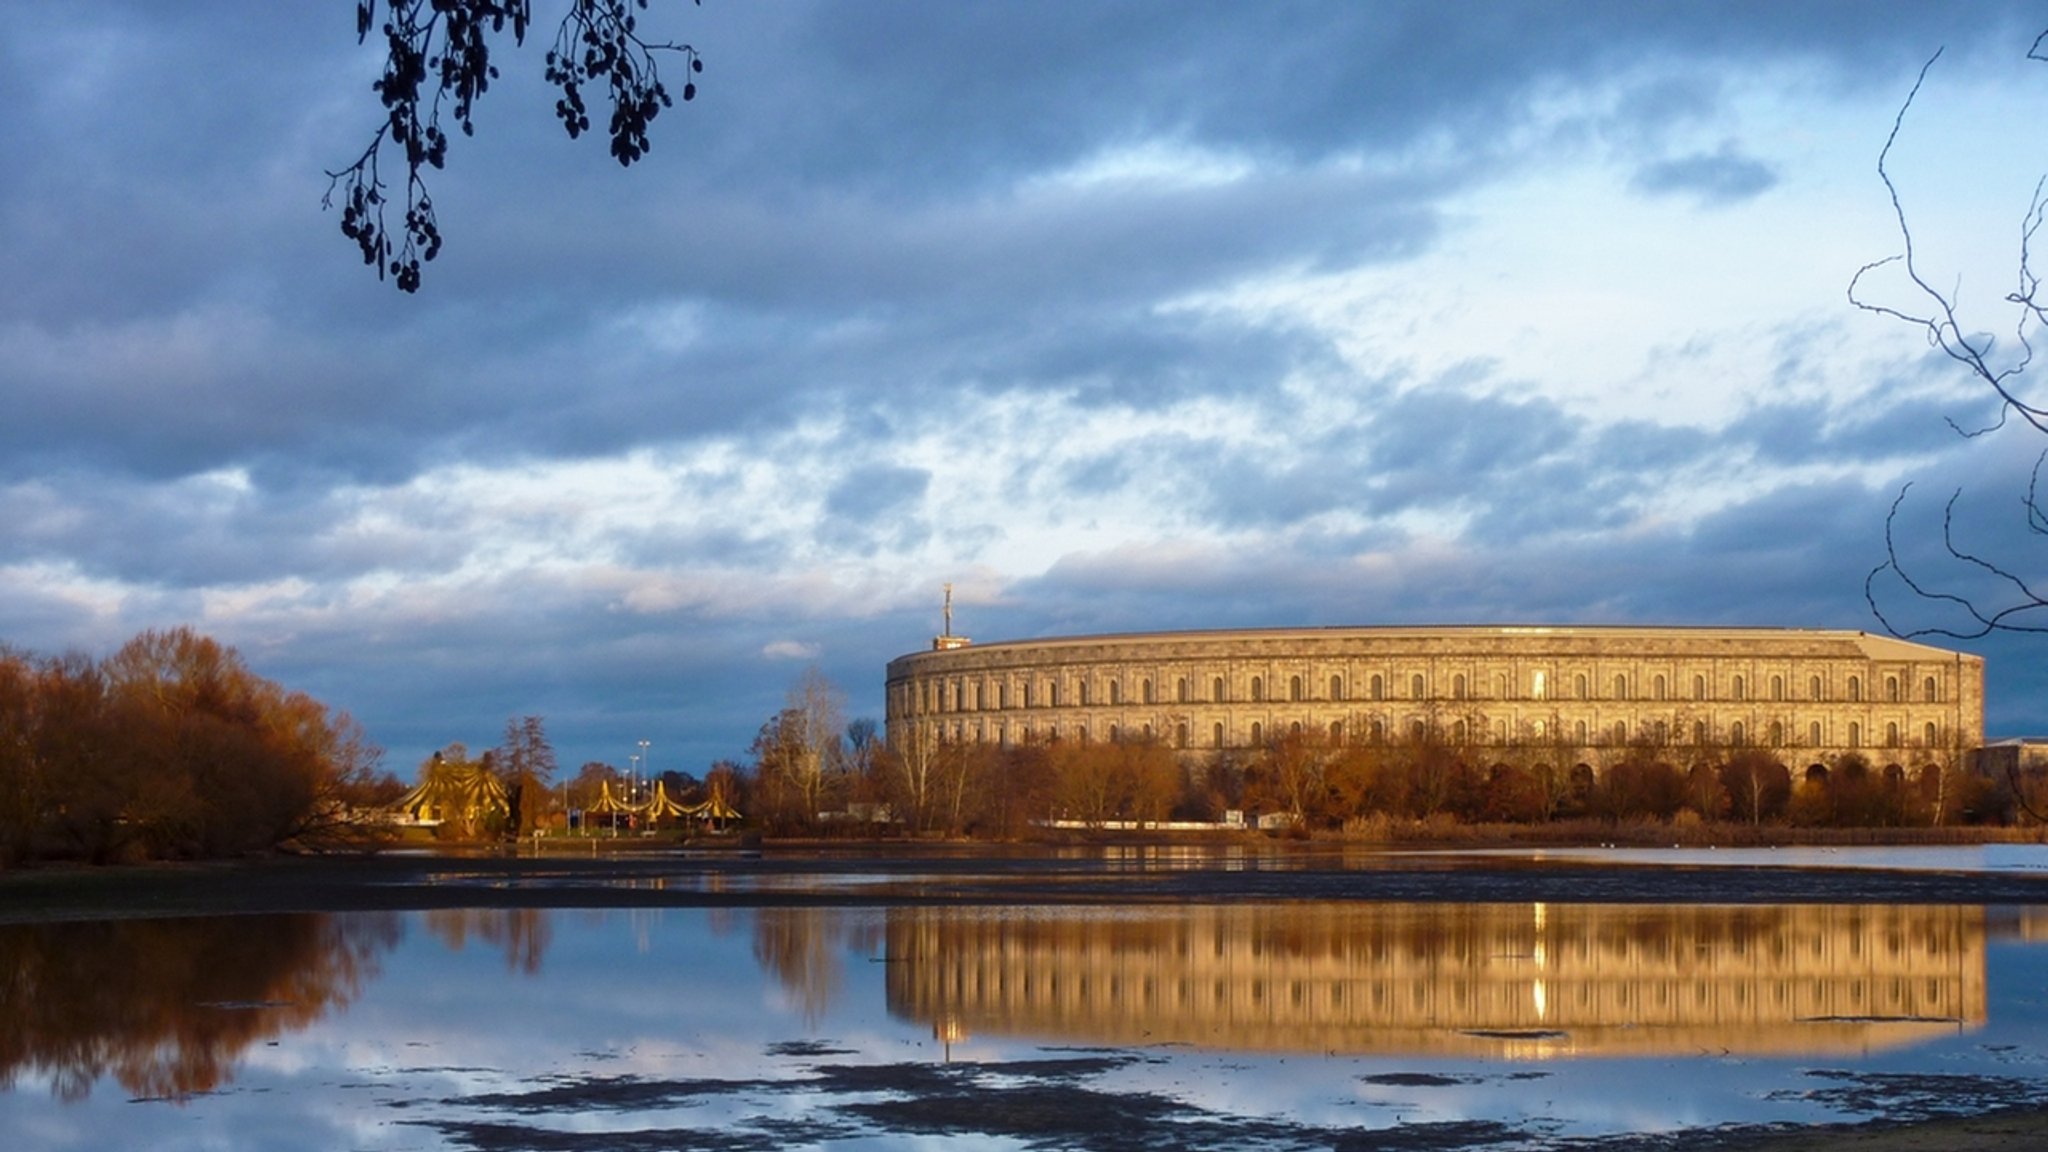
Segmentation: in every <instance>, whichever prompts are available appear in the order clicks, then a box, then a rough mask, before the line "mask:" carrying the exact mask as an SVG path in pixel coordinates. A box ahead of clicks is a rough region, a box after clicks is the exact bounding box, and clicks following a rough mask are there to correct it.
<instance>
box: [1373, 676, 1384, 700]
mask: <svg viewBox="0 0 2048 1152" xmlns="http://www.w3.org/2000/svg"><path fill="white" fill-rule="evenodd" d="M1372 698H1373V699H1375V700H1385V699H1386V698H1387V682H1386V681H1385V680H1382V679H1381V678H1380V674H1379V673H1377V672H1375V673H1373V674H1372Z"/></svg>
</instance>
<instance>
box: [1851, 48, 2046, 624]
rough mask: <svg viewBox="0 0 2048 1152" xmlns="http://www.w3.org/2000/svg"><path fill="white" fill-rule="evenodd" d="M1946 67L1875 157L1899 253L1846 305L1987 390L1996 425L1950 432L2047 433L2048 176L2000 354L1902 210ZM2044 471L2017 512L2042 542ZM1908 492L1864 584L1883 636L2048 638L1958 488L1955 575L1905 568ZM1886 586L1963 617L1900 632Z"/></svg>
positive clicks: (1910, 98) (2039, 612)
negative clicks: (1917, 120)
mask: <svg viewBox="0 0 2048 1152" xmlns="http://www.w3.org/2000/svg"><path fill="white" fill-rule="evenodd" d="M2044 42H2048V32H2044V33H2042V34H2041V35H2040V36H2038V37H2036V38H2035V40H2034V43H2033V46H2032V47H2030V48H2029V49H2028V51H2027V58H2028V59H2029V60H2038V61H2042V62H2044V63H2048V55H2044V54H2043V44H2044ZM1940 59H1941V53H1940V52H1938V51H1937V52H1936V53H1935V54H1934V55H1933V56H1932V57H1929V58H1928V60H1927V63H1926V64H1924V65H1922V66H1921V68H1920V73H1919V76H1918V77H1917V78H1916V79H1915V80H1914V82H1913V88H1912V90H1911V91H1910V92H1909V93H1908V94H1907V96H1906V99H1905V102H1904V103H1902V104H1901V105H1900V106H1899V112H1898V115H1897V116H1896V117H1895V118H1894V119H1893V121H1892V128H1891V133H1890V135H1888V136H1887V137H1886V138H1885V143H1884V148H1883V149H1882V150H1881V151H1880V152H1879V153H1878V159H1877V174H1878V178H1879V179H1880V180H1882V181H1883V182H1884V186H1885V191H1886V193H1887V194H1888V195H1889V197H1890V199H1891V205H1892V216H1893V219H1894V220H1895V221H1896V222H1897V224H1898V231H1899V241H1900V250H1899V251H1898V252H1896V253H1894V254H1893V255H1890V256H1886V257H1884V258H1882V259H1879V260H1873V261H1871V262H1870V263H1868V264H1865V265H1864V266H1863V267H1861V268H1859V269H1857V270H1856V275H1855V276H1854V277H1853V278H1851V280H1850V282H1849V300H1850V302H1851V303H1853V304H1854V305H1855V306H1856V307H1858V308H1860V309H1862V310H1863V311H1865V312H1870V313H1873V314H1875V315H1878V316H1882V317H1885V318H1887V319H1891V320H1896V321H1899V322H1901V323H1905V324H1910V325H1912V326H1914V327H1916V328H1919V329H1921V330H1922V332H1923V333H1924V334H1925V336H1926V338H1927V343H1928V345H1929V347H1932V348H1936V349H1939V350H1940V351H1941V352H1942V354H1943V355H1945V356H1947V357H1948V358H1949V359H1951V360H1953V361H1954V362H1956V363H1957V364H1959V365H1961V366H1962V367H1963V369H1964V370H1965V371H1966V372H1968V373H1969V374H1970V375H1971V376H1972V377H1974V378H1975V379H1977V380H1978V381H1980V382H1981V383H1982V384H1984V385H1985V387H1987V388H1989V389H1990V391H1991V393H1992V395H1993V397H1994V398H1995V399H1996V401H1997V403H1998V416H1997V419H1996V420H1995V421H1993V422H1992V423H1990V424H1988V425H1985V426H1980V427H1976V428H1964V427H1962V426H1961V425H1958V424H1956V423H1955V421H1953V420H1951V421H1949V426H1950V427H1951V428H1953V429H1955V431H1956V432H1957V433H1958V434H1959V435H1961V436H1963V437H1965V438H1972V439H1973V438H1976V437H1979V436H1983V435H1987V434H1989V433H1991V432H1994V431H1997V430H1998V429H2000V428H2003V427H2005V426H2006V425H2007V424H2008V423H2010V422H2011V421H2014V420H2018V421H2020V422H2022V423H2023V424H2025V425H2026V426H2027V427H2030V428H2032V429H2033V430H2034V431H2036V432H2038V433H2041V434H2043V435H2048V407H2043V406H2042V404H2041V403H2040V402H2039V401H2037V400H2036V399H2034V398H2033V397H2034V394H2035V392H2036V385H2035V382H2034V380H2033V378H2032V377H2031V376H2030V375H2029V374H2030V373H2031V372H2032V370H2033V363H2034V341H2035V340H2036V339H2037V338H2038V337H2039V335H2040V333H2041V332H2042V330H2043V327H2044V325H2048V298H2044V297H2043V296H2042V292H2041V280H2040V273H2039V271H2038V270H2037V269H2036V268H2035V267H2034V261H2033V245H2034V242H2035V238H2036V236H2037V234H2038V233H2039V232H2040V230H2041V227H2042V225H2043V223H2044V222H2048V175H2044V176H2043V177H2042V178H2041V179H2039V180H2037V181H2036V182H2035V184H2034V190H2033V194H2032V195H2031V197H2030V198H2029V199H2028V201H2027V206H2026V209H2025V211H2024V212H2023V213H2021V215H2020V220H2019V235H2018V241H2019V252H2018V267H2017V282H2016V283H2015V285H2014V287H2013V289H2012V290H2011V291H2009V292H2007V293H2006V294H2005V296H2004V297H2003V300H2002V303H2004V304H2005V305H2007V306H2008V307H2009V309H2010V311H2009V312H2008V313H2007V317H2006V323H2007V324H2008V325H2009V331H2010V333H2011V340H2010V347H2001V345H2000V341H1999V339H1998V338H1997V337H1995V336H1993V335H1991V334H1990V332H1989V331H1987V330H1985V329H1982V328H1979V327H1978V326H1976V325H1975V324H1974V323H1972V322H1970V321H1967V320H1965V319H1964V318H1963V317H1962V316H1961V315H1960V314H1959V313H1958V311H1957V307H1958V293H1957V292H1956V290H1954V289H1948V288H1942V287H1940V286H1938V285H1937V284H1936V282H1935V280H1934V279H1933V278H1932V276H1933V274H1932V273H1930V272H1929V270H1928V269H1927V268H1926V267H1925V266H1924V263H1923V260H1922V257H1921V253H1920V251H1919V249H1918V248H1917V247H1916V246H1915V243H1914V237H1913V229H1912V226H1911V225H1910V223H1909V222H1908V219H1907V213H1906V207H1905V202H1904V200H1903V198H1902V197H1901V195H1900V192H1899V186H1898V183H1897V181H1896V180H1895V179H1894V177H1893V173H1892V169H1891V159H1892V151H1893V149H1894V148H1895V147H1896V146H1897V144H1898V142H1899V136H1900V133H1901V132H1902V131H1903V130H1904V128H1905V124H1906V115H1907V113H1908V112H1910V111H1911V110H1912V107H1913V102H1914V101H1915V100H1916V99H1917V98H1918V97H1919V95H1920V90H1921V87H1922V86H1923V85H1924V84H1925V83H1926V82H1927V77H1928V74H1929V72H1930V71H1932V69H1933V68H1934V65H1935V63H1936V62H1937V61H1939V60H1940ZM1880 269H1892V270H1895V271H1897V272H1900V273H1902V274H1903V277H1904V282H1905V285H1906V289H1907V290H1906V293H1905V298H1904V299H1903V300H1897V301H1888V300H1880V299H1877V298H1875V297H1874V296H1873V295H1872V294H1871V293H1872V289H1871V287H1870V277H1871V275H1872V273H1875V272H1877V271H1878V270H1880ZM2044 466H2048V448H2044V449H2043V450H2042V452H2041V454H2040V455H2038V456H2037V457H2036V458H2035V461H2034V467H2033V471H2032V473H2031V474H2030V476H2029V478H2028V482H2027V489H2026V494H2025V495H2024V496H2023V497H2022V498H2021V500H2020V512H2021V515H2022V517H2023V519H2024V522H2025V525H2026V529H2027V532H2028V533H2029V534H2030V535H2036V536H2041V535H2048V509H2044V507H2043V504H2042V498H2041V494H2040V490H2041V475H2042V469H2043V468H2044ZM1911 489H1912V485H1910V484H1908V485H1906V486H1904V487H1902V488H1901V489H1900V490H1899V494H1898V497H1897V498H1896V499H1895V500H1893V501H1892V507H1891V512H1890V514H1889V515H1887V517H1886V518H1885V560H1884V563H1882V564H1880V565H1878V566H1877V567H1876V568H1874V569H1872V570H1871V572H1870V574H1869V576H1867V577H1866V578H1865V579H1864V585H1863V586H1864V596H1865V598H1866V599H1868V600H1869V602H1870V610H1871V612H1872V613H1874V614H1875V615H1876V616H1877V618H1878V620H1879V621H1880V622H1881V623H1883V625H1884V626H1885V628H1886V629H1887V630H1888V631H1890V632H1891V633H1892V634H1893V635H1896V636H1900V637H1903V638H1908V639H1911V638H1914V637H1919V636H1947V637H1952V638H1955V639H1959V640H1970V639H1976V638H1979V637H1982V636H1987V635H1989V634H1991V633H1993V632H2048V594H2044V591H2043V590H2041V589H2039V588H2037V587H2036V586H2035V585H2034V584H2032V583H2031V582H2030V581H2029V580H2027V579H2026V578H2025V577H2024V576H2023V575H2022V574H2021V569H2022V568H2023V567H2025V566H2024V565H2020V564H2016V563H2013V562H2010V561H2004V560H1996V559H1992V558H1990V557H1988V556H1986V555H1984V554H1982V553H1981V552H1979V551H1977V550H1975V549H1974V548H1971V547H1968V546H1965V545H1964V544H1963V543H1962V542H1960V541H1959V540H1958V539H1957V532H1956V517H1955V513H1956V502H1957V500H1958V499H1960V497H1961V495H1962V492H1961V490H1960V489H1958V490H1956V491H1955V492H1953V493H1951V494H1950V495H1949V499H1948V503H1947V505H1946V507H1945V509H1944V511H1943V515H1942V533H1941V534H1942V545H1943V547H1944V548H1945V549H1946V550H1947V553H1948V556H1949V558H1950V560H1952V561H1953V562H1954V565H1955V567H1954V568H1953V569H1952V570H1950V571H1948V572H1945V573H1942V574H1940V575H1931V574H1929V573H1928V572H1926V571H1925V570H1921V569H1917V568H1912V567H1909V566H1908V564H1907V562H1906V560H1905V559H1904V557H1903V556H1902V555H1901V552H1900V546H1899V538H1898V535H1897V531H1896V530H1897V528H1898V521H1899V513H1900V510H1901V508H1902V507H1903V506H1904V504H1905V501H1906V497H1907V494H1908V493H1909V492H1910V491H1911ZM1887 580H1889V581H1895V582H1896V583H1897V584H1899V585H1902V586H1903V587H1904V588H1905V589H1906V590H1907V591H1908V592H1909V593H1910V594H1911V595H1912V597H1913V598H1915V599H1916V600H1917V601H1919V602H1922V603H1923V604H1925V603H1932V604H1934V605H1937V606H1945V607H1946V608H1948V609H1951V610H1953V611H1954V612H1955V613H1957V614H1958V615H1955V616H1949V617H1946V618H1945V619H1944V620H1941V621H1937V622H1935V623H1932V624H1928V625H1925V626H1921V627H1902V626H1901V624H1900V623H1899V622H1898V621H1896V620H1895V619H1894V617H1893V616H1892V615H1889V614H1887V613H1886V611H1885V609H1884V606H1883V604H1882V603H1881V602H1880V601H1881V599H1882V596H1881V594H1880V592H1881V588H1882V585H1883V584H1884V583H1885V582H1886V581H1887Z"/></svg>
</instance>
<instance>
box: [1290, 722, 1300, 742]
mask: <svg viewBox="0 0 2048 1152" xmlns="http://www.w3.org/2000/svg"><path fill="white" fill-rule="evenodd" d="M1287 734H1288V735H1289V736H1293V737H1296V738H1297V739H1298V738H1299V737H1300V736H1301V721H1299V720H1296V721H1295V722H1294V723H1292V724H1289V725H1288V726H1287Z"/></svg>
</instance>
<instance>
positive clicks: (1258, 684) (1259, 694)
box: [1252, 676, 1266, 744]
mask: <svg viewBox="0 0 2048 1152" xmlns="http://www.w3.org/2000/svg"><path fill="white" fill-rule="evenodd" d="M1265 698H1266V678H1265V677H1264V676H1254V677H1252V701H1253V702H1254V703H1257V702H1258V701H1261V700H1264V699H1265ZM1252 743H1254V744H1256V743H1258V741H1256V740H1254V741H1252Z"/></svg>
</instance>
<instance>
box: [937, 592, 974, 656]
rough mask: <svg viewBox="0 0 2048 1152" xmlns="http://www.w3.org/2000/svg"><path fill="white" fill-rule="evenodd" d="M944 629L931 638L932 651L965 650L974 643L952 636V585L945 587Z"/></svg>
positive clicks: (962, 637) (964, 638)
mask: <svg viewBox="0 0 2048 1152" xmlns="http://www.w3.org/2000/svg"><path fill="white" fill-rule="evenodd" d="M945 611H946V629H945V631H943V632H941V633H939V634H938V635H937V636H934V637H932V651H934V652H943V651H945V650H946V649H948V648H965V647H967V646H968V645H969V644H972V643H974V641H972V640H969V639H968V638H967V637H965V636H955V635H953V585H952V584H950V583H949V584H947V585H946V609H945Z"/></svg>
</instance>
